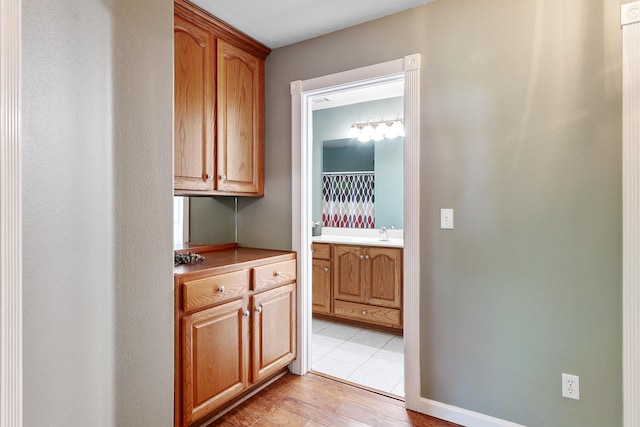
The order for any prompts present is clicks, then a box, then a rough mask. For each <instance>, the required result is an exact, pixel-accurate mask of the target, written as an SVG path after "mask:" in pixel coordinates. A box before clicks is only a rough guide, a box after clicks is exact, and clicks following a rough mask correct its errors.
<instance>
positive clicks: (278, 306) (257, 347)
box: [251, 284, 296, 382]
mask: <svg viewBox="0 0 640 427" xmlns="http://www.w3.org/2000/svg"><path fill="white" fill-rule="evenodd" d="M251 299H252V301H253V303H252V307H253V313H254V316H253V334H252V335H253V363H252V368H253V375H252V379H253V381H254V382H255V381H261V380H263V379H265V378H267V377H269V376H270V375H272V374H273V373H275V372H276V371H277V370H278V369H280V368H282V367H283V366H286V365H288V364H289V363H290V362H291V361H292V360H293V359H295V355H296V340H295V335H294V334H293V331H294V330H295V324H296V316H295V313H296V288H295V285H294V284H289V285H285V286H280V287H278V288H275V289H272V290H270V291H265V292H261V293H259V294H257V295H254V296H252V297H251Z"/></svg>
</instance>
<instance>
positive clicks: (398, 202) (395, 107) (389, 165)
mask: <svg viewBox="0 0 640 427" xmlns="http://www.w3.org/2000/svg"><path fill="white" fill-rule="evenodd" d="M311 102H312V113H311V114H312V121H311V123H312V124H311V134H312V141H309V143H310V144H311V150H310V155H311V164H312V167H311V178H310V181H311V219H312V227H311V230H310V232H311V233H312V236H311V241H312V242H313V247H314V249H313V250H312V252H313V254H312V258H313V261H312V269H313V275H312V284H311V286H312V338H311V343H310V344H311V350H310V351H311V370H312V371H313V372H314V373H316V374H320V375H324V376H328V377H331V378H335V379H338V380H340V381H344V382H347V383H350V384H354V385H356V386H361V387H366V388H369V389H372V390H375V391H376V392H380V393H384V394H387V395H390V396H394V397H397V398H402V399H403V398H404V394H405V393H404V342H403V337H402V324H401V308H402V301H401V295H402V280H401V267H400V263H401V261H400V260H401V257H402V246H403V241H404V236H403V229H404V221H403V220H404V120H403V117H404V77H403V76H398V77H397V78H396V79H390V80H388V81H383V82H374V83H373V84H371V85H365V86H362V87H358V88H354V89H349V90H341V91H338V92H335V93H326V94H323V95H319V96H317V97H313V98H312V100H311ZM389 235H391V237H392V238H391V239H389ZM337 245H340V246H337ZM343 245H346V246H343ZM369 245H371V246H369ZM389 246H393V249H389V250H390V251H393V252H391V253H392V254H397V255H396V256H397V257H398V266H397V270H398V271H397V276H398V280H397V283H396V284H394V283H393V282H394V275H393V274H388V275H386V277H387V278H388V279H389V280H388V281H389V282H390V283H388V284H387V283H384V284H383V283H382V281H380V283H378V284H377V285H382V286H385V287H388V288H390V289H388V290H387V291H386V292H382V293H386V294H388V295H393V294H397V296H398V297H397V300H396V301H395V302H394V301H385V302H387V303H388V304H389V305H388V306H386V307H385V306H382V307H381V306H375V305H368V306H367V307H369V308H370V310H369V313H370V314H369V317H367V316H364V315H362V314H359V313H358V314H357V315H356V313H353V315H354V317H356V319H355V321H354V320H353V319H350V318H349V317H348V316H345V313H344V312H340V311H339V308H338V303H340V304H341V305H344V304H351V306H353V307H356V306H357V307H359V308H361V309H362V311H361V313H366V312H367V310H365V309H364V307H365V305H362V304H357V303H353V301H357V302H360V303H364V302H365V301H362V300H361V301H358V300H359V298H358V297H356V298H355V300H353V299H351V296H350V295H348V296H347V295H344V297H346V300H347V301H344V298H341V299H340V300H338V299H337V298H338V296H337V294H336V293H337V292H338V290H339V289H341V288H342V285H345V287H348V286H350V285H348V284H345V283H344V281H345V280H347V281H348V282H351V284H353V283H354V280H351V279H347V278H343V279H341V278H340V277H341V273H339V272H338V271H336V270H337V267H338V264H337V260H332V258H335V257H336V256H337V252H335V253H333V252H334V250H337V248H346V249H348V251H347V252H346V253H343V256H345V257H351V259H355V260H357V261H359V262H357V261H356V263H355V264H354V265H357V266H358V268H369V266H368V264H369V262H365V260H364V259H363V260H358V253H356V252H353V253H352V252H351V251H358V252H360V251H368V250H370V248H379V247H380V248H387V247H389ZM320 247H321V248H322V250H316V249H317V248H320ZM384 256H386V254H385V255H384ZM354 257H355V258H354ZM345 261H347V262H348V264H349V265H345V266H344V268H343V270H342V272H343V273H344V274H345V275H349V276H350V266H351V264H352V262H351V261H349V260H345ZM343 265H344V263H343ZM391 268H392V269H393V266H391ZM340 282H342V284H341V283H340ZM358 286H359V287H360V286H363V287H364V286H365V285H364V284H360V285H358ZM361 291H362V292H363V293H364V292H365V289H361ZM334 298H336V300H335V303H334ZM325 299H326V300H328V301H325ZM349 300H351V301H352V303H349V302H348V301H349ZM373 310H380V313H383V314H378V313H377V314H375V315H374V316H375V317H371V312H372V311H373ZM394 314H395V315H397V322H398V323H397V324H395V325H394V324H393V321H392V320H390V319H388V318H386V316H384V315H389V317H390V318H392V317H393V315H394ZM394 326H395V330H394V332H395V333H390V332H389V331H388V330H387V331H381V330H379V329H380V328H381V327H382V328H385V327H386V328H387V329H389V328H392V327H394Z"/></svg>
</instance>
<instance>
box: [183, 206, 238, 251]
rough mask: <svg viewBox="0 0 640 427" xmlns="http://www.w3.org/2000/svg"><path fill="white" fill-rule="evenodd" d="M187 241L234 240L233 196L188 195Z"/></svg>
mask: <svg viewBox="0 0 640 427" xmlns="http://www.w3.org/2000/svg"><path fill="white" fill-rule="evenodd" d="M189 199H190V204H189V241H191V242H200V243H210V244H213V243H232V242H235V241H236V207H235V206H236V205H235V199H236V198H235V197H189Z"/></svg>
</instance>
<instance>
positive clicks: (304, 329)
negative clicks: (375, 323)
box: [291, 55, 421, 409]
mask: <svg viewBox="0 0 640 427" xmlns="http://www.w3.org/2000/svg"><path fill="white" fill-rule="evenodd" d="M419 75H420V56H419V55H411V56H407V57H405V58H402V59H399V60H395V61H390V62H387V63H381V64H377V65H373V66H370V67H364V68H361V69H356V70H350V71H346V72H342V73H337V74H334V75H329V76H324V77H319V78H316V79H310V80H305V81H295V82H292V84H291V93H292V172H293V177H294V179H293V182H292V223H293V224H292V247H293V249H294V250H296V251H297V252H298V278H299V292H298V309H299V316H298V355H299V356H298V359H297V360H296V361H295V362H294V363H293V364H292V366H291V370H292V372H294V373H296V374H305V373H306V372H308V371H310V370H312V369H314V368H313V355H312V349H313V345H312V344H313V343H312V341H313V335H314V334H313V332H314V327H313V319H312V309H311V305H312V304H311V301H312V298H311V292H312V289H311V264H312V255H311V243H312V240H311V239H312V236H311V234H312V232H311V230H312V229H311V225H312V222H313V220H312V218H313V214H312V210H313V207H312V178H313V177H312V163H313V156H312V148H313V146H312V141H313V105H314V103H315V104H318V103H324V102H329V101H331V99H332V97H335V96H336V95H339V94H343V93H346V92H349V91H353V90H354V89H363V88H367V87H369V88H371V87H375V86H380V85H384V84H388V83H390V82H394V81H395V82H397V81H403V82H404V83H403V87H404V93H403V96H404V98H403V100H404V102H403V104H404V111H403V115H404V117H403V118H404V126H405V133H406V135H405V140H404V144H405V147H404V171H403V180H404V195H405V196H404V213H403V227H404V230H405V234H404V254H403V260H402V267H401V269H402V273H403V274H402V279H403V295H402V299H403V311H402V320H401V322H402V329H403V336H404V339H402V340H398V338H397V336H394V337H391V338H390V339H389V340H385V338H381V337H380V336H376V334H374V333H373V332H375V331H372V330H369V329H368V328H359V329H357V330H355V331H346V332H345V331H344V329H343V326H344V325H333V324H322V323H316V333H318V332H322V331H323V330H324V331H327V332H329V330H330V328H333V329H334V332H336V333H337V334H340V333H342V334H343V335H350V337H349V338H353V337H357V338H355V339H356V340H357V341H359V342H361V343H362V342H370V341H377V342H378V341H383V342H382V344H381V347H380V348H378V349H377V350H376V352H377V351H381V350H384V351H387V352H390V350H391V349H392V348H395V349H399V348H401V349H402V350H403V352H402V353H396V354H400V356H399V358H400V359H401V360H402V362H403V363H402V364H401V365H398V366H400V368H399V369H397V370H396V372H397V373H398V371H402V370H404V376H403V378H404V395H405V406H406V407H407V408H409V409H413V408H419V407H420V405H421V402H420V398H419V395H420V372H419V356H420V351H419V304H418V302H419V286H418V284H419V276H420V265H419V235H420V224H419V206H420V197H419V194H420V191H419V183H420V180H419V156H420V150H419V148H420V147H419V145H420V144H419V138H420V136H419V113H418V111H419V104H420V103H419V93H420V90H419V80H420V79H419ZM327 99H328V100H329V101H327ZM393 115H394V114H393V113H391V114H390V116H393ZM395 115H396V116H397V111H396V113H395ZM389 118H390V119H391V118H394V119H395V118H396V117H389ZM371 120H372V121H373V120H376V121H380V120H381V118H380V117H375V118H373V117H372V118H371ZM352 124H353V123H349V124H348V127H350V126H351V125H352ZM407 195H411V197H407ZM325 320H326V319H325ZM340 330H342V332H338V331H340ZM352 332H353V333H352ZM358 336H359V337H358ZM334 337H335V335H334ZM335 339H340V338H335ZM347 341H348V340H347V339H346V338H345V339H344V342H341V343H340V344H339V345H343V344H345V343H346V342H347ZM356 344H357V343H356ZM376 345H378V344H376ZM385 347H386V348H385ZM334 350H335V349H334ZM370 351H371V350H370ZM374 355H375V352H374V353H372V354H370V355H368V356H361V358H362V357H366V358H367V359H366V360H365V361H364V362H365V363H366V362H369V364H370V366H371V365H372V364H374V363H383V364H384V363H385V362H384V361H380V360H378V359H379V358H378V357H376V358H373V356H374ZM334 356H335V354H334ZM317 357H319V356H317ZM332 376H336V375H332ZM396 386H398V384H396V385H395V386H394V388H393V389H395V392H393V389H392V390H391V391H388V393H389V394H394V395H396V396H401V395H402V394H403V393H402V392H401V391H399V390H400V389H402V386H399V387H398V388H396ZM367 387H369V386H367ZM371 388H376V387H371Z"/></svg>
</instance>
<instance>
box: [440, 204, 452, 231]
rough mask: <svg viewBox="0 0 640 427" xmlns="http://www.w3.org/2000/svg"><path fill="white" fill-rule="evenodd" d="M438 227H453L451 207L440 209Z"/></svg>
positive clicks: (448, 228)
mask: <svg viewBox="0 0 640 427" xmlns="http://www.w3.org/2000/svg"><path fill="white" fill-rule="evenodd" d="M440 228H441V229H443V230H451V229H453V209H440Z"/></svg>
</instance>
